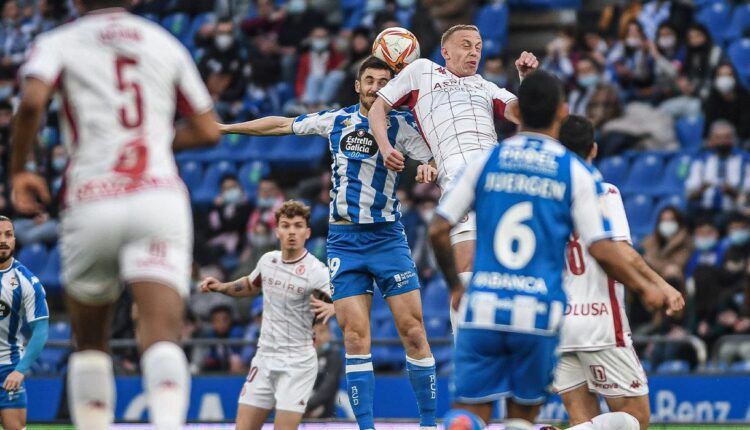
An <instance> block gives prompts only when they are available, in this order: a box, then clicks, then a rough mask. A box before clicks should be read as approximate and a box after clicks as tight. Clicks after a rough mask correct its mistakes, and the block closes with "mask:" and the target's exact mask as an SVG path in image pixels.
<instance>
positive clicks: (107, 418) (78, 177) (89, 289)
mask: <svg viewBox="0 0 750 430" xmlns="http://www.w3.org/2000/svg"><path fill="white" fill-rule="evenodd" d="M125 3H126V2H125V1H123V0H82V1H81V2H80V4H82V6H83V7H84V9H85V11H84V12H86V13H85V14H82V16H81V18H79V19H78V20H76V21H74V22H71V23H69V24H66V25H63V26H60V27H58V28H57V29H55V30H52V31H50V32H48V33H45V34H42V35H40V36H39V37H38V38H37V39H36V40H35V42H34V45H33V47H32V48H31V50H30V54H29V58H28V59H27V61H26V63H25V64H24V65H23V66H22V68H21V77H22V78H23V94H22V97H21V102H20V105H19V107H18V111H17V114H16V118H15V121H14V127H13V132H12V142H13V154H12V156H11V178H12V183H13V194H14V204H15V206H16V209H17V210H19V211H20V212H23V213H30V214H33V213H35V212H37V211H38V210H40V207H41V205H40V202H39V201H38V200H41V201H42V202H45V201H47V200H49V193H48V190H47V189H46V183H45V182H44V179H43V178H41V177H39V176H37V175H35V174H33V173H30V172H25V171H24V164H25V162H26V157H27V154H28V153H29V151H30V149H31V148H32V144H33V142H34V139H35V137H36V133H37V130H38V128H39V123H40V119H41V117H42V113H43V112H44V110H45V108H46V106H47V103H48V101H49V98H50V97H51V96H52V95H53V94H55V95H57V96H58V97H59V100H60V102H61V103H60V105H61V106H62V108H61V115H60V116H61V118H60V122H61V124H62V129H63V132H64V143H65V147H66V149H67V152H68V154H69V158H70V162H69V164H68V166H67V169H66V173H65V177H64V181H65V185H64V191H63V192H62V195H63V197H62V206H63V211H62V215H61V217H62V224H61V225H62V229H61V254H62V262H63V282H64V285H65V292H66V296H67V302H68V310H69V313H70V316H71V324H72V327H73V333H74V337H75V345H76V348H77V351H76V352H75V353H74V354H72V355H71V358H70V365H69V373H68V378H69V383H68V387H69V398H70V400H69V404H70V407H71V413H72V418H73V421H74V423H75V424H76V426H78V427H79V428H85V429H87V430H98V429H105V428H108V427H109V424H110V422H111V421H112V418H113V408H114V401H115V398H114V397H115V396H114V378H113V373H112V361H111V358H110V357H109V355H108V354H107V351H108V345H107V343H108V342H107V340H108V336H109V323H108V322H109V320H110V318H109V316H110V315H111V313H112V308H113V304H114V302H115V301H116V300H117V299H118V297H119V295H120V293H121V292H122V287H121V285H125V286H128V287H129V288H130V291H131V293H132V295H133V298H134V300H135V303H136V304H137V305H138V309H139V322H140V327H141V328H143V330H141V331H140V332H139V336H138V339H139V341H140V349H141V351H142V355H141V365H142V368H143V373H144V387H145V390H146V392H147V394H148V403H149V408H150V415H149V416H150V419H151V421H152V422H153V423H154V424H155V428H157V429H159V430H162V429H164V430H166V429H170V430H171V429H177V428H180V427H181V426H182V424H183V423H184V421H185V415H186V413H187V407H188V399H189V391H190V388H189V387H190V375H189V372H188V368H187V360H186V359H185V355H184V353H183V351H182V349H181V348H180V347H179V346H178V345H177V344H176V342H177V341H178V339H179V335H180V329H181V326H182V320H183V311H184V304H183V299H184V297H185V296H186V295H187V294H188V285H189V278H190V266H191V254H192V223H191V214H190V201H189V197H188V193H187V190H186V189H185V186H184V184H183V183H182V181H181V180H180V177H179V175H178V174H177V168H176V165H175V161H174V157H173V155H172V148H173V146H174V147H176V148H184V147H191V146H198V145H205V144H208V143H215V142H216V141H218V139H219V130H218V127H217V126H216V125H215V120H216V117H215V115H214V113H213V111H212V100H211V97H210V95H209V94H208V91H207V90H206V88H205V86H204V85H203V82H202V81H201V78H200V75H199V74H198V71H197V70H196V67H195V65H194V63H193V60H192V58H191V56H190V54H189V52H188V51H187V50H186V49H185V48H184V47H183V46H182V45H181V44H180V43H179V42H178V41H177V40H176V39H175V38H174V37H172V36H171V35H170V34H169V33H168V32H167V31H166V30H164V29H163V28H161V27H160V26H158V25H157V24H154V23H152V22H150V21H148V20H146V19H142V18H140V17H138V16H135V15H132V14H130V13H128V12H127V11H126V10H125V9H124V8H117V7H115V6H124V4H125ZM176 113H179V114H180V115H181V117H182V118H184V120H185V122H184V124H182V125H180V126H178V127H177V128H175V124H174V118H175V114H176Z"/></svg>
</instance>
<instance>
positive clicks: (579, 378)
mask: <svg viewBox="0 0 750 430" xmlns="http://www.w3.org/2000/svg"><path fill="white" fill-rule="evenodd" d="M584 384H587V385H588V388H589V391H592V392H594V393H597V394H600V395H602V396H605V397H640V396H645V395H648V379H647V378H646V372H644V371H643V367H641V362H640V360H638V356H637V355H636V353H635V351H634V350H633V348H632V347H613V348H607V349H602V350H599V351H574V352H564V353H563V354H562V355H561V356H560V364H559V365H558V366H557V369H556V370H555V383H554V387H555V391H556V392H558V393H560V394H563V393H565V392H567V391H571V390H574V389H576V388H578V387H580V386H582V385H584Z"/></svg>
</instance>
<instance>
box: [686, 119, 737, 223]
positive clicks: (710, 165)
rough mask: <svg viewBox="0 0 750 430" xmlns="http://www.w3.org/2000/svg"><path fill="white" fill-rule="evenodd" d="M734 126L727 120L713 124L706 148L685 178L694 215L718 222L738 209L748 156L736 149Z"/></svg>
mask: <svg viewBox="0 0 750 430" xmlns="http://www.w3.org/2000/svg"><path fill="white" fill-rule="evenodd" d="M736 144H737V135H736V133H735V129H734V126H733V125H732V124H731V123H730V122H728V121H725V120H718V121H715V122H714V123H713V124H711V128H710V131H709V134H708V141H707V144H706V151H705V152H704V153H703V154H701V155H700V156H699V157H697V158H696V159H695V160H693V162H692V164H691V165H690V174H689V175H688V178H687V180H686V181H685V192H686V195H687V200H688V204H689V207H690V209H691V212H692V213H693V214H694V215H706V216H710V217H712V218H714V219H716V220H717V221H720V220H721V216H722V214H727V213H729V212H732V211H735V210H737V207H738V198H739V197H740V193H741V192H742V189H741V187H742V185H743V184H742V181H743V175H744V170H745V157H744V155H743V153H742V152H741V151H739V150H738V149H737V148H736Z"/></svg>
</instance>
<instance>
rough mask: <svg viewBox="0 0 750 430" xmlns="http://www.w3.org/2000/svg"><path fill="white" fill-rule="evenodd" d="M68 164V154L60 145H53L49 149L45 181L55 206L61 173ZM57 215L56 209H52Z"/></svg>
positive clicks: (58, 193) (60, 183)
mask: <svg viewBox="0 0 750 430" xmlns="http://www.w3.org/2000/svg"><path fill="white" fill-rule="evenodd" d="M67 165H68V155H67V153H66V152H65V148H64V147H63V146H62V145H55V146H53V147H52V150H51V151H50V158H49V167H48V169H47V183H48V184H49V187H50V192H51V193H52V201H53V204H55V203H57V204H55V206H57V205H59V197H60V191H61V190H62V183H63V174H64V172H65V167H67ZM52 212H53V214H54V216H57V210H53V211H52Z"/></svg>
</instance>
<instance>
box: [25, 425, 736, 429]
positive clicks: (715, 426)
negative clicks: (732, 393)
mask: <svg viewBox="0 0 750 430" xmlns="http://www.w3.org/2000/svg"><path fill="white" fill-rule="evenodd" d="M26 428H27V429H28V430H74V428H73V426H71V425H67V424H35V425H29V426H28V427H26ZM740 429H745V430H750V424H737V425H727V424H702V425H695V424H652V425H650V426H649V430H740Z"/></svg>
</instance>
